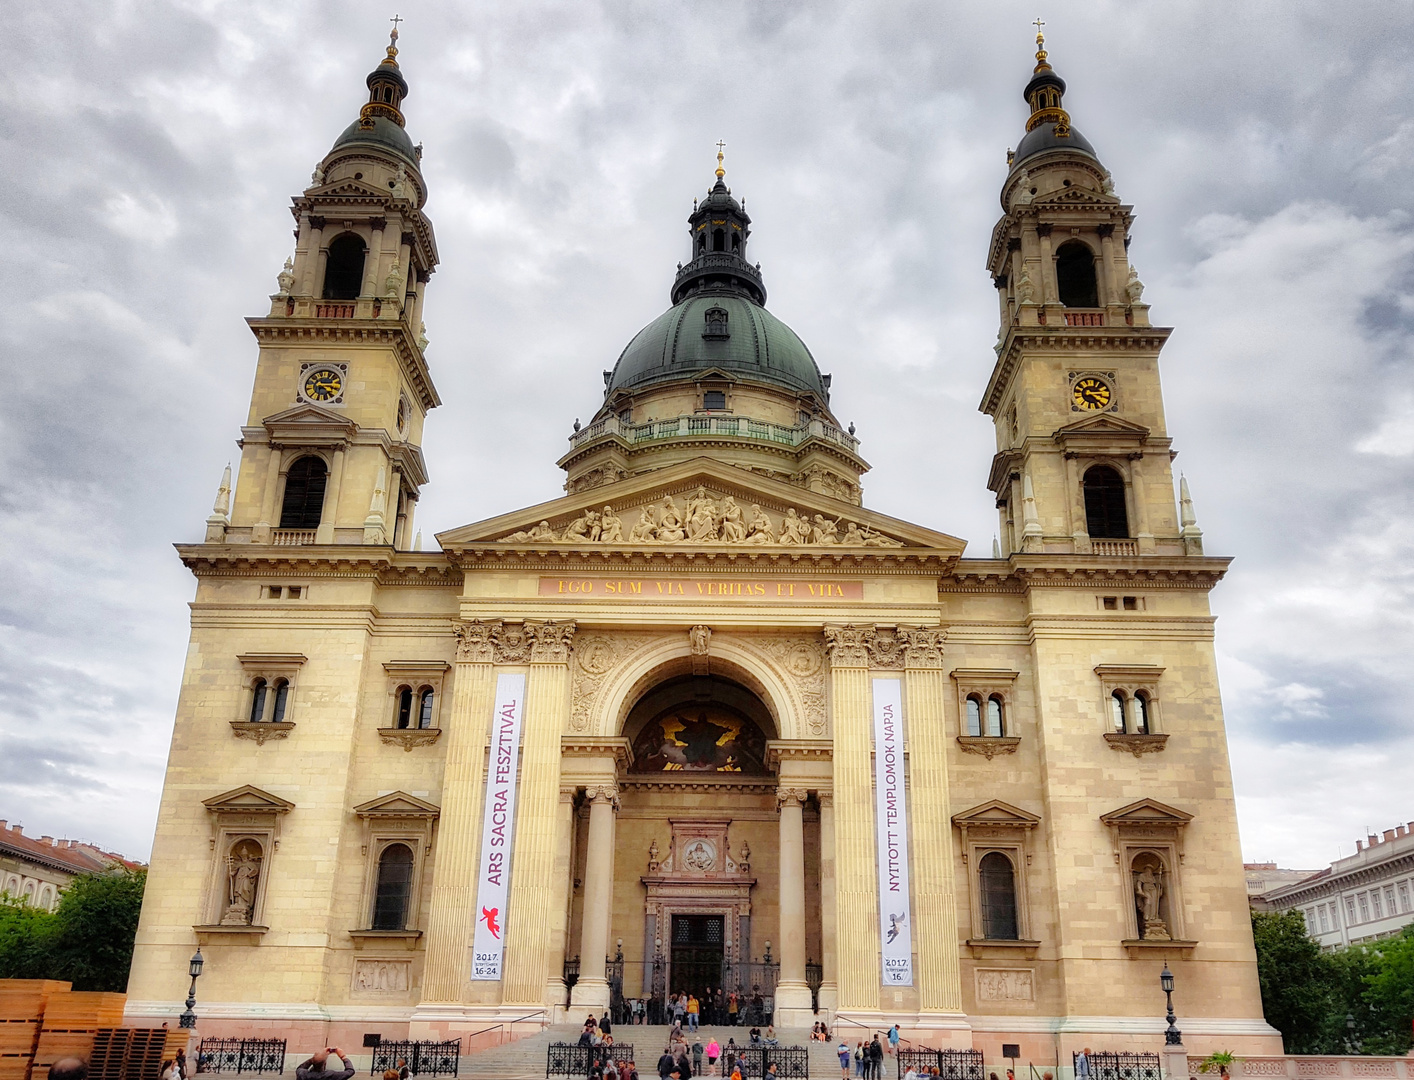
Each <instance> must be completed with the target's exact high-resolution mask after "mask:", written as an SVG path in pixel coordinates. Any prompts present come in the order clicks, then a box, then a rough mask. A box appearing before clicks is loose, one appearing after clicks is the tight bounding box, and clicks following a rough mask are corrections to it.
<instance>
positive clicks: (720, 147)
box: [717, 139, 727, 180]
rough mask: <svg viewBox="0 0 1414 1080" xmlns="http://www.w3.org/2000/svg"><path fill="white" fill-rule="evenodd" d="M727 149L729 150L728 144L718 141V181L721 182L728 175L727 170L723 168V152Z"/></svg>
mask: <svg viewBox="0 0 1414 1080" xmlns="http://www.w3.org/2000/svg"><path fill="white" fill-rule="evenodd" d="M726 148H727V144H726V143H724V142H723V141H722V140H721V139H718V140H717V179H718V180H720V179H721V178H722V177H724V176H726V175H727V170H726V169H724V168H722V151H723V150H725V149H726Z"/></svg>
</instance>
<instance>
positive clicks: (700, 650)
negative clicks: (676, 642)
mask: <svg viewBox="0 0 1414 1080" xmlns="http://www.w3.org/2000/svg"><path fill="white" fill-rule="evenodd" d="M687 640H688V644H689V646H690V647H691V649H692V655H693V656H706V655H707V643H708V642H709V641H711V640H712V628H711V627H710V626H703V625H701V624H698V625H697V626H694V627H693V628H692V629H691V630H689V631H688V632H687Z"/></svg>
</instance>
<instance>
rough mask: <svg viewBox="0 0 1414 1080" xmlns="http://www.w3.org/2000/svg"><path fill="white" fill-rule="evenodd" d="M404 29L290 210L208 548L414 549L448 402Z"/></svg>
mask: <svg viewBox="0 0 1414 1080" xmlns="http://www.w3.org/2000/svg"><path fill="white" fill-rule="evenodd" d="M397 41H398V32H397V29H396V27H395V28H394V30H393V32H392V35H391V39H390V42H389V45H388V49H387V54H386V56H385V57H384V59H383V61H382V62H381V63H380V64H379V65H378V66H377V67H376V68H375V69H374V70H373V72H372V73H371V74H370V75H369V76H368V80H367V84H368V101H367V103H366V104H365V105H364V106H363V108H362V110H361V111H360V113H359V117H358V119H357V120H355V121H354V122H353V123H352V124H350V125H349V127H348V128H347V129H346V130H345V131H344V133H343V134H342V135H340V136H339V138H338V139H337V140H336V141H335V143H334V146H333V148H332V149H331V150H330V151H329V153H328V154H326V155H325V156H324V159H323V160H322V161H321V162H320V163H319V165H318V167H317V168H316V169H315V170H314V175H313V177H312V178H311V183H310V185H309V186H308V187H307V188H306V189H305V190H304V192H303V194H301V195H299V196H297V197H296V198H295V199H294V201H293V205H292V207H291V212H292V214H293V215H294V218H295V222H296V224H297V227H296V229H295V233H294V236H295V250H294V254H293V256H292V257H291V258H288V259H286V260H285V266H284V269H283V270H282V271H281V272H280V274H279V291H277V292H276V293H275V294H274V295H273V296H272V297H271V298H270V311H269V313H268V314H267V315H265V316H263V317H260V318H253V319H249V320H247V321H248V323H249V324H250V328H251V330H252V331H253V332H254V334H255V337H256V340H257V341H258V342H259V345H260V355H259V359H258V360H257V363H256V373H255V385H254V388H253V390H252V393H251V403H250V412H249V415H248V418H247V420H246V424H245V426H244V427H243V428H242V429H241V439H240V447H241V461H240V471H239V476H238V481H237V484H236V491H235V498H234V501H232V499H231V494H230V490H229V479H227V480H224V481H223V482H222V487H221V492H220V493H219V494H218V496H217V501H216V507H215V510H214V512H213V513H212V515H211V517H210V518H209V519H208V520H207V530H206V542H207V543H209V544H222V543H224V544H243V543H249V544H273V545H283V546H304V545H328V544H375V545H388V546H392V547H395V548H403V549H406V548H410V547H411V546H412V539H413V536H414V532H413V516H414V510H415V509H416V506H417V499H418V495H419V493H420V491H421V488H422V485H423V484H425V483H427V469H426V465H425V463H424V461H423V456H422V448H421V445H420V444H421V441H422V426H423V422H424V420H425V418H426V416H427V413H428V412H429V411H430V410H431V409H433V408H435V407H436V406H437V405H439V404H440V403H441V402H440V400H439V399H438V397H437V390H436V388H435V387H434V386H433V383H432V376H431V374H430V372H429V370H428V366H427V359H426V355H425V354H426V349H427V337H426V333H425V327H424V324H423V322H422V304H423V299H424V296H425V293H426V288H427V283H428V281H429V280H430V277H431V274H432V272H433V270H434V269H435V267H436V265H437V245H436V241H435V240H434V238H433V234H432V224H431V222H430V221H428V220H427V218H426V216H425V215H424V214H423V212H422V210H423V206H424V204H425V203H426V201H427V188H426V185H425V183H424V182H423V178H422V172H421V167H420V166H421V161H422V147H421V145H417V146H414V145H413V143H412V140H411V139H410V138H409V137H408V134H407V132H406V131H405V130H404V121H403V113H402V104H403V100H404V99H405V98H406V97H407V94H408V84H407V81H406V80H405V79H404V78H403V75H402V72H401V71H400V70H399V68H398V60H397V56H398V49H397Z"/></svg>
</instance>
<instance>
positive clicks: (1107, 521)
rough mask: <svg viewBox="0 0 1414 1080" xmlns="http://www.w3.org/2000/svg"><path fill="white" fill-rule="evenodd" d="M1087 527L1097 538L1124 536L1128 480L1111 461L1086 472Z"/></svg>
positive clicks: (1105, 538) (1092, 535)
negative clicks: (1126, 482) (1112, 466)
mask: <svg viewBox="0 0 1414 1080" xmlns="http://www.w3.org/2000/svg"><path fill="white" fill-rule="evenodd" d="M1084 483H1085V529H1086V531H1087V532H1088V533H1089V534H1090V536H1091V537H1092V538H1093V539H1097V540H1124V539H1127V538H1128V536H1129V515H1128V513H1127V511H1126V510H1125V506H1124V480H1123V478H1122V477H1121V476H1120V475H1119V473H1117V472H1115V471H1114V469H1112V468H1110V467H1109V466H1108V465H1096V466H1095V467H1094V468H1092V469H1090V470H1089V471H1087V472H1086V473H1085V481H1084Z"/></svg>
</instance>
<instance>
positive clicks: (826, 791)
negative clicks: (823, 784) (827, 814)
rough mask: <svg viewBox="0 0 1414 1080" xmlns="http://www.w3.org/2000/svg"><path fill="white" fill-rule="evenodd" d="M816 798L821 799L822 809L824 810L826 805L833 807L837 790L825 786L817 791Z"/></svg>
mask: <svg viewBox="0 0 1414 1080" xmlns="http://www.w3.org/2000/svg"><path fill="white" fill-rule="evenodd" d="M815 798H816V799H817V800H819V803H820V809H821V810H824V809H825V808H826V807H830V808H833V807H834V805H835V792H834V789H833V788H823V789H822V790H820V791H817V792H816V793H815Z"/></svg>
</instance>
